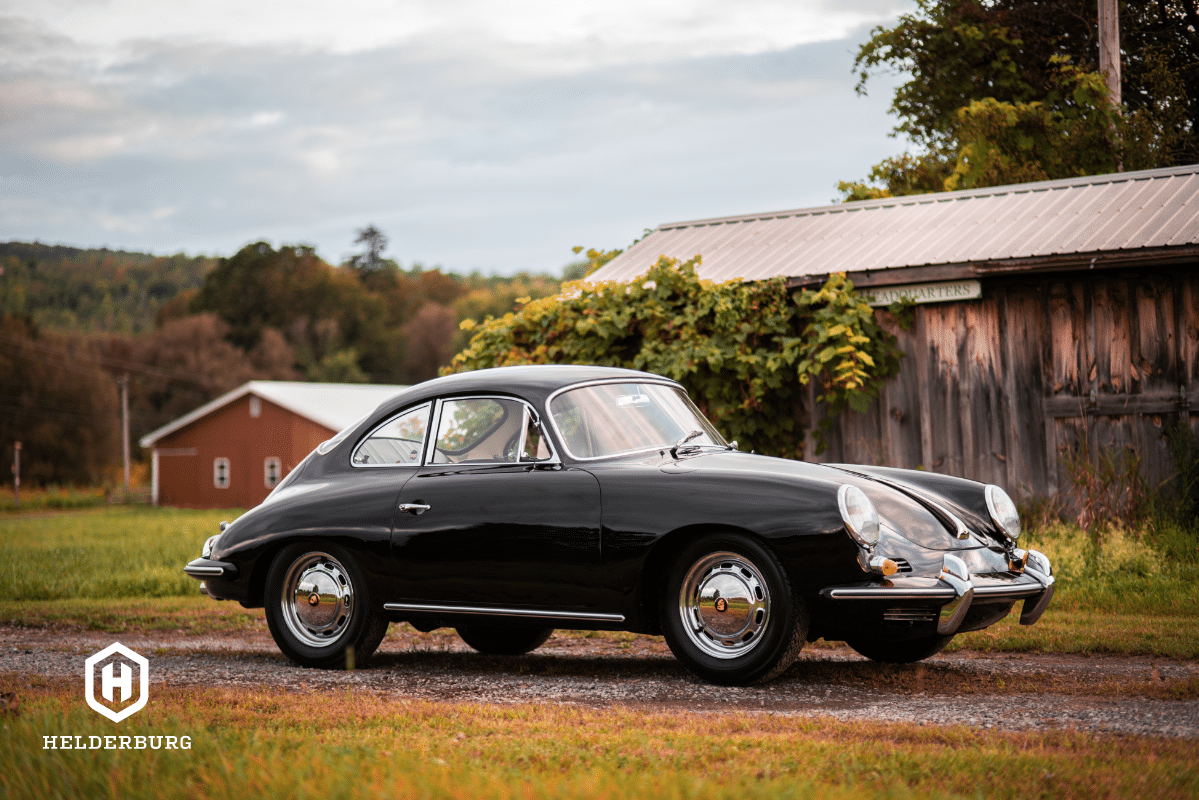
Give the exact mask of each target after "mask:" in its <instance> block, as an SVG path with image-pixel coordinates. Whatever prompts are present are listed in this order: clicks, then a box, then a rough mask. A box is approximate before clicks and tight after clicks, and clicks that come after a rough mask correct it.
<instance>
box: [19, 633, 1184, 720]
mask: <svg viewBox="0 0 1199 800" xmlns="http://www.w3.org/2000/svg"><path fill="white" fill-rule="evenodd" d="M113 641H120V642H121V643H122V644H125V645H126V646H128V647H132V648H133V649H134V650H136V651H138V652H139V653H141V654H142V655H145V656H147V657H149V658H150V669H151V681H152V684H156V683H163V682H167V683H169V684H170V685H173V686H180V685H209V686H212V685H216V686H230V687H239V686H255V687H257V686H277V687H284V688H288V689H295V690H301V691H303V690H328V689H337V688H346V687H352V688H353V689H355V690H360V691H368V692H375V693H379V694H382V695H386V696H392V697H397V698H410V699H422V700H436V701H469V702H482V703H498V704H504V703H564V704H572V705H584V706H623V707H632V708H641V709H646V710H653V709H672V710H673V709H686V710H691V711H699V712H720V711H731V710H739V711H751V712H758V713H776V714H793V715H801V716H816V717H819V716H827V717H834V718H837V719H844V720H851V719H862V720H875V721H880V720H882V721H886V720H893V721H910V722H919V723H922V724H937V725H940V724H968V725H975V726H979V727H983V728H999V729H1007V730H1044V729H1051V728H1077V729H1079V730H1088V731H1097V732H1100V731H1102V732H1110V733H1125V734H1131V733H1136V734H1150V735H1159V736H1178V737H1186V738H1199V700H1197V699H1186V700H1178V699H1171V697H1172V696H1173V692H1172V689H1177V688H1178V687H1180V686H1183V685H1185V684H1186V683H1187V682H1188V681H1191V682H1192V688H1191V689H1190V691H1189V692H1188V695H1189V696H1191V697H1193V696H1194V694H1195V692H1194V689H1193V682H1194V680H1197V679H1199V662H1176V661H1168V660H1164V659H1148V658H1137V657H1113V656H1057V655H1034V654H998V655H997V654H980V653H973V652H969V651H959V652H956V653H949V654H941V655H938V656H935V657H934V658H932V659H929V660H928V661H926V662H924V663H923V664H917V665H911V666H902V667H890V666H883V665H878V664H874V663H872V662H870V661H866V660H865V659H863V658H861V657H859V656H858V655H857V654H855V653H853V652H852V651H851V650H848V649H847V648H844V647H829V646H827V645H826V646H819V647H811V646H810V647H809V648H807V649H805V650H804V653H803V655H802V656H801V659H800V661H799V662H798V663H797V664H796V665H795V666H793V667H792V668H791V669H789V670H788V671H787V672H786V673H785V674H784V675H783V676H782V677H781V678H779V679H778V680H775V681H773V682H771V683H769V684H765V685H761V686H752V687H748V688H728V687H718V686H711V685H708V684H705V683H703V682H701V681H699V680H697V679H695V678H694V677H692V676H691V675H690V674H689V673H687V672H686V671H685V670H684V669H683V668H682V667H681V666H680V665H679V664H678V663H677V662H676V661H675V660H674V659H673V657H672V656H671V655H670V652H669V651H668V650H667V648H666V646H665V644H664V643H663V642H662V640H661V639H660V638H655V637H648V636H632V635H621V636H618V637H616V638H615V639H614V638H612V637H606V638H604V637H599V638H587V637H585V636H583V635H581V634H578V633H562V632H560V633H558V634H556V635H555V636H554V638H553V639H551V640H550V641H549V642H547V643H546V644H545V645H544V646H543V647H542V648H541V649H539V650H537V651H536V652H535V653H533V654H531V655H528V656H522V657H520V658H495V657H486V656H480V655H478V654H475V653H474V652H473V651H471V650H470V649H469V648H468V647H466V645H464V644H462V642H461V641H460V640H458V639H457V637H456V636H454V635H453V633H452V632H450V631H438V632H435V633H433V634H418V633H416V632H415V631H412V630H411V629H410V628H408V627H407V626H395V625H393V626H392V632H391V633H389V635H388V638H387V639H386V640H385V641H384V643H383V646H382V647H381V648H380V651H379V653H378V654H377V655H376V657H375V658H374V659H373V660H372V662H371V664H370V665H369V666H368V667H367V668H365V669H360V670H357V671H355V672H352V673H346V672H340V671H335V672H329V671H321V670H312V669H304V668H300V667H296V666H294V665H292V664H290V663H288V662H287V661H286V660H285V659H284V658H283V657H282V656H281V655H280V654H279V652H278V650H277V649H276V648H275V645H274V642H272V641H271V639H270V636H269V635H268V634H267V633H266V632H265V631H248V632H245V633H232V634H231V633H222V634H217V635H208V636H195V637H188V636H183V635H180V634H177V633H153V632H151V633H135V632H127V633H122V634H106V633H95V632H79V631H69V630H67V631H64V630H41V629H36V630H28V629H15V628H0V673H7V674H9V675H14V673H15V674H16V675H21V674H30V675H32V674H38V675H43V676H47V677H61V678H69V677H73V676H78V677H79V679H80V683H82V676H83V660H84V658H86V657H87V656H88V655H90V654H91V653H94V652H96V651H97V650H99V649H101V648H103V647H106V646H107V645H109V644H111V643H112V642H113ZM14 677H15V676H14ZM18 684H19V678H18Z"/></svg>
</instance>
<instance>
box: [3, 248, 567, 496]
mask: <svg viewBox="0 0 1199 800" xmlns="http://www.w3.org/2000/svg"><path fill="white" fill-rule="evenodd" d="M359 244H361V245H362V252H361V253H360V254H358V255H356V256H354V257H352V258H350V259H347V260H346V261H345V262H344V263H342V264H339V265H333V264H330V263H328V262H327V261H325V260H323V259H322V258H320V256H318V255H317V254H316V252H315V251H314V250H313V248H311V247H308V246H305V245H283V246H279V247H275V246H273V245H271V244H269V243H267V242H254V243H252V244H249V245H246V246H245V247H243V248H242V249H241V250H239V251H238V252H237V253H235V254H234V255H232V256H230V257H227V258H207V257H188V256H184V255H177V256H165V257H161V256H152V255H148V254H144V253H130V252H124V251H112V250H97V249H93V250H84V249H78V248H68V247H55V246H49V245H43V244H38V243H25V242H8V243H2V244H0V312H2V314H0V442H3V444H4V448H5V455H6V457H10V456H11V446H12V443H13V442H14V441H21V442H22V443H23V447H24V449H23V454H22V477H23V481H24V482H26V483H29V484H32V485H39V484H75V485H80V484H94V483H97V482H99V481H101V480H102V479H103V476H104V474H105V468H106V467H108V466H109V465H111V464H113V463H114V462H117V461H119V459H120V452H121V446H120V438H119V437H120V433H119V430H120V404H119V392H118V388H117V384H116V381H117V379H118V378H119V377H120V376H121V375H124V374H128V375H129V376H130V388H129V404H130V437H131V439H132V440H133V444H134V446H133V450H134V453H135V454H137V455H138V457H141V456H142V454H140V453H139V452H138V451H139V448H137V447H136V441H137V439H138V438H139V437H141V436H143V435H144V434H146V433H148V432H150V431H152V430H154V429H156V428H158V427H160V426H162V425H164V424H166V423H168V422H170V421H171V420H173V419H176V418H178V417H179V416H182V415H183V414H185V413H187V412H189V411H191V410H192V409H194V408H196V407H198V406H200V405H202V404H203V403H205V402H207V401H209V400H211V399H213V398H215V397H218V396H219V395H221V394H223V393H224V392H227V391H229V390H231V389H234V388H236V387H237V386H240V385H241V384H243V383H245V382H246V381H249V380H256V379H257V380H304V381H319V382H347V383H355V382H372V383H395V384H412V383H417V382H419V381H422V380H426V379H428V378H431V377H434V376H435V375H436V374H437V372H438V370H439V369H440V368H441V367H443V366H445V365H446V364H448V363H449V361H450V358H451V357H452V356H453V354H454V353H455V352H457V351H458V350H460V349H462V347H464V346H465V343H466V341H467V339H468V338H469V334H468V333H467V332H466V331H463V330H461V329H460V323H461V322H462V321H463V320H465V319H481V318H483V317H486V316H489V315H492V316H501V315H503V314H504V313H506V312H509V311H512V310H513V309H514V308H515V307H516V306H517V305H518V304H519V303H518V301H525V300H527V299H534V298H542V297H547V296H551V295H554V294H556V293H557V291H558V289H559V286H560V285H561V278H559V277H557V276H553V275H549V274H530V273H521V274H518V275H515V276H484V275H481V274H478V273H475V274H471V275H460V274H456V273H452V272H445V271H442V270H441V269H439V268H432V269H426V268H424V267H422V266H421V265H419V264H414V265H411V266H409V267H407V268H404V267H402V266H401V265H400V264H399V263H398V262H396V261H395V260H394V259H390V258H386V257H384V255H383V253H384V251H385V249H386V244H387V241H386V237H385V236H384V235H383V234H382V233H381V232H380V231H379V230H378V229H376V228H374V227H373V226H370V227H367V228H364V229H363V230H362V231H360V236H359ZM585 268H586V262H581V263H580V264H577V265H573V266H571V267H568V269H567V272H568V274H572V275H578V274H581V272H580V270H582V269H585Z"/></svg>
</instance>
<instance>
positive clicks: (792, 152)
mask: <svg viewBox="0 0 1199 800" xmlns="http://www.w3.org/2000/svg"><path fill="white" fill-rule="evenodd" d="M223 1H224V0H218V1H217V2H213V3H211V4H206V5H205V6H204V7H203V10H202V11H200V10H199V7H197V8H195V9H192V10H191V11H190V12H188V14H187V15H182V14H180V13H179V12H178V11H177V10H176V9H178V8H182V6H180V5H178V4H170V3H160V2H154V3H141V4H139V3H138V2H135V0H112V1H111V2H105V3H101V2H89V1H87V0H77V1H74V2H73V1H72V0H40V2H39V3H38V4H37V5H36V7H35V6H34V5H33V3H32V2H25V0H22V1H21V2H19V3H18V2H12V0H10V2H8V3H7V5H4V0H0V14H2V13H6V12H7V13H9V14H12V13H14V10H15V12H17V13H22V14H24V16H25V17H27V19H26V20H25V21H24V22H22V23H20V24H19V25H15V26H3V25H0V108H3V109H4V113H2V114H0V198H2V199H3V203H2V204H0V237H4V238H18V239H32V238H35V237H37V238H40V239H42V240H44V241H63V242H68V243H74V244H80V245H88V246H91V245H100V244H107V245H110V246H124V247H128V248H133V249H153V250H157V251H171V252H174V251H177V250H179V249H186V250H188V251H190V252H223V253H229V252H232V251H233V250H235V249H236V248H238V247H240V246H241V245H242V244H245V243H246V242H250V241H256V240H259V239H263V238H266V239H270V240H273V241H276V242H306V243H312V244H315V245H317V246H318V247H319V249H320V250H321V252H322V253H323V254H324V255H325V256H326V257H327V258H330V259H334V260H337V259H340V258H341V257H342V256H344V255H346V254H348V253H349V251H350V250H351V249H352V247H351V242H352V239H353V235H354V229H355V228H356V227H362V226H363V225H365V224H367V223H368V222H373V223H375V224H377V225H379V226H380V227H382V228H383V229H384V230H385V231H386V232H387V233H388V234H389V236H390V237H391V239H392V242H393V245H392V248H391V252H392V254H394V255H395V256H396V257H398V258H399V259H400V260H401V261H402V262H404V263H410V262H411V261H413V260H420V261H423V262H425V263H426V264H434V263H440V264H444V265H445V266H447V267H449V268H452V269H457V270H463V271H469V270H471V269H475V268H478V269H482V270H484V271H490V270H493V269H495V270H500V271H505V272H507V271H514V270H516V269H522V268H524V269H553V268H556V267H557V266H559V265H561V264H562V263H564V262H565V261H567V260H569V259H570V257H571V255H570V247H571V246H573V245H576V244H585V245H594V246H603V247H615V246H622V245H624V244H626V243H627V242H628V241H629V240H631V239H632V238H633V237H634V236H636V235H638V234H639V233H640V232H641V230H642V228H644V227H646V226H652V225H656V224H657V223H659V222H663V221H668V220H673V219H681V218H692V217H698V216H708V215H718V214H731V213H738V212H746V211H752V210H768V209H771V208H782V207H797V206H802V205H809V204H816V203H824V202H826V201H828V200H829V199H830V197H831V196H832V195H833V193H834V188H833V187H834V185H835V182H836V180H837V179H849V178H856V177H860V176H862V175H864V174H865V173H866V171H867V170H868V168H869V166H870V165H871V164H872V163H874V162H876V161H878V160H880V159H881V158H882V157H883V156H885V155H888V154H890V153H894V152H896V151H898V150H899V149H900V145H899V144H898V143H896V142H893V141H890V140H888V139H887V138H886V136H885V134H886V131H887V130H889V129H890V127H891V125H892V122H891V121H890V120H888V119H887V117H886V113H885V107H886V104H887V100H888V98H887V93H886V91H885V88H886V87H885V83H879V84H877V85H875V86H872V90H873V91H872V94H871V97H869V98H866V99H863V98H859V97H857V96H855V95H854V93H853V89H852V86H853V78H852V76H851V74H850V63H851V61H852V52H851V51H852V50H853V49H854V48H855V45H856V44H857V43H859V42H861V41H863V40H864V38H865V36H866V35H867V29H866V28H865V27H858V28H856V29H854V30H853V31H852V32H850V33H849V35H848V37H847V38H842V39H839V40H836V41H818V42H814V43H813V42H811V39H819V38H821V37H822V36H824V35H825V34H828V35H832V34H833V33H838V32H841V33H838V35H842V34H843V33H844V31H842V28H844V26H846V25H849V24H850V22H851V21H852V20H854V19H860V20H865V21H866V22H868V23H872V22H874V21H876V20H878V19H881V18H882V17H883V16H886V15H887V14H890V13H893V6H892V5H890V4H889V3H890V0H861V1H860V2H859V3H857V4H856V5H854V4H852V3H837V4H835V5H834V4H830V5H829V8H831V9H832V10H831V11H828V10H827V9H825V8H823V7H821V6H820V5H817V4H797V3H786V4H785V3H770V2H765V1H764V0H762V1H761V2H757V1H752V2H747V3H745V4H744V7H742V5H741V4H717V3H713V2H707V0H694V2H683V0H675V1H674V2H664V3H660V4H655V5H654V6H653V7H652V9H651V10H649V11H647V10H646V9H645V8H644V7H642V6H634V5H631V4H626V3H623V2H613V3H611V4H606V5H601V4H576V5H573V6H569V7H568V6H567V5H566V4H544V3H533V2H528V3H521V4H507V5H506V6H504V9H506V10H507V12H508V13H507V14H504V13H500V12H498V11H496V10H495V8H493V6H492V4H486V3H475V4H471V3H465V4H464V3H457V4H449V6H445V5H443V4H437V3H424V4H422V3H383V2H378V3H366V4H359V5H352V6H350V8H351V9H352V11H353V14H354V15H356V16H351V15H350V12H339V14H338V15H336V18H334V17H333V16H329V14H328V13H327V12H325V11H321V9H328V8H338V9H343V8H345V6H336V7H334V6H327V5H325V4H322V5H320V6H317V5H316V4H309V3H303V2H297V3H287V4H286V8H287V9H289V11H288V13H282V12H280V11H279V8H280V6H279V5H278V4H275V3H272V2H263V3H242V4H239V5H238V6H237V7H236V8H233V7H232V5H231V4H230V5H223V4H222V3H223ZM559 5H560V6H561V8H559ZM447 7H450V8H452V9H454V10H453V11H452V12H449V11H446V10H445V9H446V8H447ZM35 12H36V13H35ZM225 12H228V13H225ZM135 14H144V16H141V17H138V16H135ZM804 15H807V16H804ZM462 19H470V20H471V21H472V22H471V27H469V28H468V27H465V26H463V25H462V23H461V20H462ZM514 19H515V20H519V21H520V22H513V21H511V20H514ZM271 20H274V21H275V22H276V23H277V24H276V25H275V26H274V27H273V28H272V27H271V26H270V25H268V24H267V22H269V21H271ZM805 20H807V22H806V23H805ZM455 21H457V22H458V24H457V25H455V24H454V23H455ZM770 22H777V23H778V24H773V25H772V24H768V23H770ZM321 23H323V24H324V27H325V28H327V30H325V31H323V32H322V29H321ZM784 23H785V24H784ZM322 36H324V38H323V39H322V38H321V37H322ZM355 36H357V37H359V38H358V39H355V38H354V37H355ZM372 36H373V37H375V38H373V39H372V38H371V37H372ZM405 37H406V38H405ZM805 41H807V42H809V43H807V44H804V43H802V42H805Z"/></svg>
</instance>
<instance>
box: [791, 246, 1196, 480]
mask: <svg viewBox="0 0 1199 800" xmlns="http://www.w3.org/2000/svg"><path fill="white" fill-rule="evenodd" d="M883 318H884V320H886V319H887V318H886V316H885V315H883ZM885 324H888V325H889V326H890V322H889V321H887V322H885ZM891 327H892V330H893V332H895V333H896V335H897V336H898V337H899V343H900V347H901V349H903V350H904V352H905V353H907V357H906V358H905V359H904V361H903V365H902V367H901V369H900V373H899V375H898V376H897V377H895V378H893V379H892V380H890V381H888V382H887V385H886V386H885V387H884V389H883V391H882V393H881V395H880V397H879V399H878V400H877V401H875V402H874V403H873V404H872V405H871V407H870V409H869V411H867V412H866V413H863V414H858V413H853V412H846V413H845V414H843V415H842V418H841V419H840V420H839V421H838V423H837V424H836V426H835V427H834V429H833V431H832V435H831V436H830V437H829V448H828V450H827V452H825V453H824V454H822V455H820V456H813V460H817V461H841V462H849V463H871V464H885V465H888V466H897V467H907V468H916V467H922V468H924V469H927V470H932V471H935V472H942V473H946V474H953V475H960V476H963V477H968V478H973V479H975V480H979V481H984V482H987V483H997V484H999V485H1001V486H1005V487H1007V489H1008V490H1009V491H1010V492H1012V494H1013V495H1017V496H1019V497H1021V498H1026V497H1029V496H1033V495H1040V496H1053V495H1057V494H1058V493H1059V492H1063V491H1064V490H1066V489H1067V488H1068V486H1069V481H1068V476H1067V474H1066V471H1065V468H1064V466H1063V463H1062V456H1063V455H1064V454H1066V453H1067V452H1069V451H1070V449H1071V448H1075V447H1077V446H1078V445H1079V444H1080V442H1083V441H1085V442H1087V443H1089V445H1090V450H1091V452H1092V454H1093V455H1095V454H1097V453H1099V452H1100V451H1101V450H1103V449H1105V448H1106V449H1111V448H1115V449H1120V448H1131V449H1132V450H1134V451H1135V452H1136V453H1137V454H1138V455H1139V456H1140V459H1141V464H1142V474H1143V475H1144V476H1145V477H1146V478H1147V479H1148V480H1149V481H1150V482H1151V483H1152V484H1156V483H1157V482H1159V481H1161V480H1162V479H1164V478H1166V477H1168V475H1169V473H1170V470H1171V468H1172V467H1171V463H1170V459H1169V454H1168V450H1167V448H1166V443H1165V438H1164V436H1163V431H1164V429H1165V428H1167V427H1168V426H1169V425H1171V424H1174V423H1177V422H1184V423H1187V424H1189V425H1190V426H1191V428H1192V429H1193V430H1194V431H1195V432H1196V433H1199V355H1197V354H1199V264H1196V265H1195V266H1194V267H1191V268H1186V269H1179V268H1177V267H1172V268H1169V269H1165V268H1161V269H1154V268H1152V267H1147V268H1145V269H1143V270H1139V271H1136V272H1129V271H1121V272H1118V273H1117V272H1103V271H1094V272H1090V271H1088V272H1075V273H1065V274H1060V275H1052V276H1036V275H1028V274H1024V275H1020V276H1013V277H1008V278H992V279H986V280H984V281H983V296H982V298H980V299H978V300H970V301H964V302H958V303H942V304H929V305H921V306H916V307H915V325H914V326H913V327H912V328H911V329H910V330H908V331H901V330H898V329H895V328H894V327H893V326H891ZM809 396H810V395H809ZM817 413H818V414H819V409H818V410H817ZM812 451H813V448H811V447H810V446H809V449H808V452H809V453H812Z"/></svg>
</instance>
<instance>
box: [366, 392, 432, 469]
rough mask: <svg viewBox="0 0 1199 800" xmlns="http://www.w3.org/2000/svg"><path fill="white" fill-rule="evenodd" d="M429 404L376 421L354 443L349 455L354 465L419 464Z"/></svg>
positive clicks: (427, 421)
mask: <svg viewBox="0 0 1199 800" xmlns="http://www.w3.org/2000/svg"><path fill="white" fill-rule="evenodd" d="M429 409H430V404H429V403H425V404H424V405H421V406H417V407H416V408H410V409H408V410H407V411H403V412H401V413H400V414H399V415H398V416H395V417H392V418H391V419H390V420H388V421H387V422H385V423H383V424H382V425H380V426H379V427H378V428H376V429H375V430H374V432H373V433H371V435H370V436H368V437H366V439H365V440H364V441H363V442H362V444H360V445H358V449H357V450H355V451H354V456H353V458H352V459H351V461H352V463H354V464H356V465H358V466H364V467H375V466H388V465H395V464H419V463H420V454H421V450H422V449H423V448H424V443H425V433H426V430H427V428H428V425H429Z"/></svg>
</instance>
